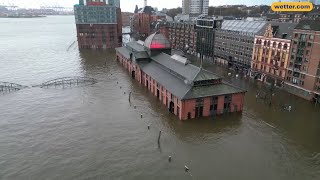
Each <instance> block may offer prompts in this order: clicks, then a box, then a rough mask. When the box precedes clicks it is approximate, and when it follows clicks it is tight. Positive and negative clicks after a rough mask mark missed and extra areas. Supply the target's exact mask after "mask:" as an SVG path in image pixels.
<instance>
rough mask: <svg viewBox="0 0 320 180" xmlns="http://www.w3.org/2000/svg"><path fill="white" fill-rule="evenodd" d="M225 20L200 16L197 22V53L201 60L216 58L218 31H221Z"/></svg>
mask: <svg viewBox="0 0 320 180" xmlns="http://www.w3.org/2000/svg"><path fill="white" fill-rule="evenodd" d="M222 22H223V19H222V18H218V17H211V16H204V15H202V16H199V17H198V18H197V21H196V33H197V39H196V52H197V55H198V56H200V58H206V59H207V58H212V57H214V41H215V32H216V29H220V28H221V25H222Z"/></svg>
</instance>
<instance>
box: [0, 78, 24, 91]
mask: <svg viewBox="0 0 320 180" xmlns="http://www.w3.org/2000/svg"><path fill="white" fill-rule="evenodd" d="M26 87H28V86H23V85H20V84H16V83H10V82H1V81H0V92H1V93H8V92H12V91H19V90H21V89H23V88H26Z"/></svg>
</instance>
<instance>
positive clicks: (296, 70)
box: [292, 68, 301, 72]
mask: <svg viewBox="0 0 320 180" xmlns="http://www.w3.org/2000/svg"><path fill="white" fill-rule="evenodd" d="M292 70H293V71H295V72H301V70H300V68H293V69H292Z"/></svg>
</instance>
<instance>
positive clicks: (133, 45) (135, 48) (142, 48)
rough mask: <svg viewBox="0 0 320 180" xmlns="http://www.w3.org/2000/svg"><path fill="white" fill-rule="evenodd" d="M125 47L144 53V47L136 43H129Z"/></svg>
mask: <svg viewBox="0 0 320 180" xmlns="http://www.w3.org/2000/svg"><path fill="white" fill-rule="evenodd" d="M126 46H127V47H129V48H131V49H133V51H145V49H144V46H143V45H141V44H139V43H138V42H137V41H131V42H128V43H127V44H126Z"/></svg>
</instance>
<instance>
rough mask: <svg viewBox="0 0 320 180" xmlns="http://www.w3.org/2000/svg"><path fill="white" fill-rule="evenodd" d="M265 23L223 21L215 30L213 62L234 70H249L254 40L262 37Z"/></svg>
mask: <svg viewBox="0 0 320 180" xmlns="http://www.w3.org/2000/svg"><path fill="white" fill-rule="evenodd" d="M266 26H267V22H266V21H245V20H224V21H223V23H222V27H221V28H218V29H216V32H215V41H214V61H215V62H216V63H219V64H221V65H225V66H228V67H232V68H233V69H235V70H241V71H244V72H248V70H249V69H250V68H251V60H252V52H253V45H254V38H255V36H256V35H263V34H264V32H265V29H266Z"/></svg>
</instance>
